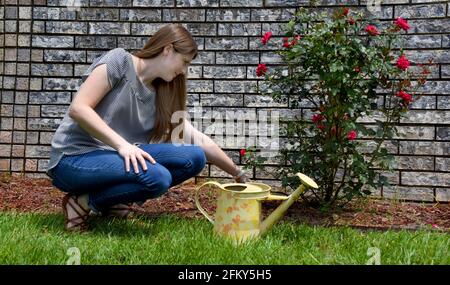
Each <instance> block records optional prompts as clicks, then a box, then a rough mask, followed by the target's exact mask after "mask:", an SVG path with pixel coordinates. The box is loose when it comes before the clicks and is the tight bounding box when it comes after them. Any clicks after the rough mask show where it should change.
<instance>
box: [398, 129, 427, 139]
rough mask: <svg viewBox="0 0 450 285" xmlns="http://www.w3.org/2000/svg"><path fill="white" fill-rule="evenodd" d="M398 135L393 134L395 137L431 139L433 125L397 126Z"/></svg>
mask: <svg viewBox="0 0 450 285" xmlns="http://www.w3.org/2000/svg"><path fill="white" fill-rule="evenodd" d="M397 130H398V132H399V136H394V138H395V139H398V138H400V139H421V140H433V139H434V127H425V126H399V127H397Z"/></svg>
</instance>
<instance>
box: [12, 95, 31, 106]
mask: <svg viewBox="0 0 450 285" xmlns="http://www.w3.org/2000/svg"><path fill="white" fill-rule="evenodd" d="M14 102H15V103H16V104H27V103H28V93H27V92H16V98H15V101H14Z"/></svg>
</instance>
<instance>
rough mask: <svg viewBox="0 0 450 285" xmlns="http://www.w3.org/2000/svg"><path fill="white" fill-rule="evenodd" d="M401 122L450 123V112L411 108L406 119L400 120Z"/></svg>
mask: <svg viewBox="0 0 450 285" xmlns="http://www.w3.org/2000/svg"><path fill="white" fill-rule="evenodd" d="M400 122H402V123H417V122H420V123H422V124H427V123H428V124H450V112H446V111H420V110H411V111H409V112H408V113H407V114H406V116H405V118H404V119H402V120H400Z"/></svg>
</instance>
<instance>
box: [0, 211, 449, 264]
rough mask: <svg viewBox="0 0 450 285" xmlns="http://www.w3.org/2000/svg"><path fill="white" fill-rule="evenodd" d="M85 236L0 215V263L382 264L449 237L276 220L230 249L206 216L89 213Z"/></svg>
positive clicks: (436, 249) (443, 243)
mask: <svg viewBox="0 0 450 285" xmlns="http://www.w3.org/2000/svg"><path fill="white" fill-rule="evenodd" d="M91 226H92V230H91V231H90V232H88V233H86V234H73V233H66V232H64V231H63V217H62V215H57V214H52V215H43V214H17V213H11V212H3V213H0V264H66V261H67V260H68V258H69V255H68V252H67V250H68V249H69V248H70V247H77V248H78V249H79V250H80V252H81V264H365V263H366V262H367V260H368V259H369V256H368V254H367V251H368V248H370V247H378V248H379V249H380V254H381V256H380V257H381V264H450V255H449V248H450V235H449V234H447V233H442V232H431V231H418V232H410V231H386V232H380V231H359V230H355V229H350V228H325V227H319V226H309V225H304V224H293V223H278V224H277V225H275V226H274V228H273V229H271V230H270V231H269V233H268V234H267V235H266V236H264V237H263V238H262V239H259V240H257V241H254V242H251V243H248V244H245V245H242V246H240V247H239V248H238V249H236V248H235V247H234V246H233V244H232V243H230V242H228V241H226V240H223V239H221V238H219V237H216V236H215V235H214V234H213V232H212V225H211V224H209V222H207V221H206V220H195V219H194V220H193V219H182V218H178V217H175V216H162V217H158V218H153V219H144V218H139V219H134V220H128V221H123V220H122V221H121V220H107V219H100V218H97V219H94V220H93V221H92V223H91Z"/></svg>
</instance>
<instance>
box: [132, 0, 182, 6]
mask: <svg viewBox="0 0 450 285" xmlns="http://www.w3.org/2000/svg"><path fill="white" fill-rule="evenodd" d="M133 6H134V7H174V6H175V1H174V0H133Z"/></svg>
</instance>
